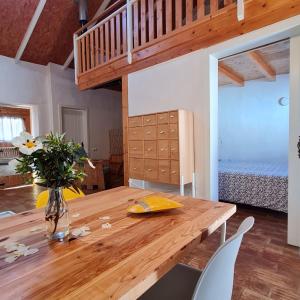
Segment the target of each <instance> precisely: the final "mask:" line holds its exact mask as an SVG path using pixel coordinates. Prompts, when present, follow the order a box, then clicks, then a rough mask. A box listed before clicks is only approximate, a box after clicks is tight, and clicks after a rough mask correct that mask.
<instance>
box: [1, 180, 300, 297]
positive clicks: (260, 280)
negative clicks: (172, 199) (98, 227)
mask: <svg viewBox="0 0 300 300" xmlns="http://www.w3.org/2000/svg"><path fill="white" fill-rule="evenodd" d="M40 191H41V188H39V187H37V186H35V187H32V186H29V187H25V188H18V189H6V190H0V211H3V210H12V211H15V212H21V211H25V210H29V209H32V208H34V205H35V200H34V199H35V198H36V196H37V194H38V193H39V192H40ZM250 215H251V216H254V217H255V225H254V228H253V229H252V230H251V232H249V233H248V234H247V235H245V238H244V241H243V243H242V246H241V250H240V253H239V256H238V259H237V264H236V272H235V284H234V295H233V300H245V299H247V300H258V299H259V300H264V299H288V300H291V299H293V300H294V299H295V300H296V299H297V300H299V299H300V251H299V249H298V248H296V247H292V246H288V245H287V244H286V240H287V217H286V214H283V213H277V212H272V211H268V210H261V209H255V208H252V207H245V206H239V207H238V212H237V213H236V214H235V215H234V216H233V217H232V218H231V219H230V221H229V222H228V229H227V232H228V235H229V236H230V235H232V234H233V233H234V232H235V231H236V229H237V228H238V225H239V224H240V223H241V222H242V220H243V219H244V218H246V217H247V216H250ZM218 245H219V233H214V234H213V235H211V236H210V237H209V238H208V239H207V240H206V241H204V242H203V243H202V244H200V245H199V246H198V247H197V248H195V250H194V251H193V252H192V253H190V254H189V255H188V256H187V257H185V258H184V259H183V262H184V263H187V264H190V265H192V266H194V267H197V268H201V269H203V268H204V266H205V265H206V263H207V261H208V260H209V258H210V257H211V255H212V254H213V253H214V251H215V250H216V249H217V247H218Z"/></svg>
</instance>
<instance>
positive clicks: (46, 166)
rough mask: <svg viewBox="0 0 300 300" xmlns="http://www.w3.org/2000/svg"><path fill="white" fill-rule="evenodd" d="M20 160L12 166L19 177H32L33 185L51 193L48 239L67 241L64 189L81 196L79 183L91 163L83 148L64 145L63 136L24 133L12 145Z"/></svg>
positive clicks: (68, 225) (67, 230)
mask: <svg viewBox="0 0 300 300" xmlns="http://www.w3.org/2000/svg"><path fill="white" fill-rule="evenodd" d="M12 144H13V145H14V146H15V147H17V148H18V149H19V152H20V156H19V157H18V158H17V159H16V160H15V161H14V162H13V163H12V164H14V167H15V170H16V172H17V173H18V174H23V175H28V174H30V175H31V176H30V181H31V182H34V183H36V184H38V185H41V186H44V187H47V188H48V189H49V198H48V204H47V206H46V209H45V220H46V223H47V235H48V238H49V239H55V240H64V239H65V238H66V237H67V236H68V235H69V230H70V228H69V227H70V221H69V213H68V207H67V204H66V202H65V201H64V198H63V189H64V188H72V189H74V190H75V191H76V192H78V193H79V188H78V187H77V183H78V182H80V181H82V180H83V178H84V176H85V174H84V172H83V167H84V162H85V161H87V162H88V163H89V164H90V166H91V167H93V165H92V163H91V162H90V160H89V159H88V157H87V153H86V152H85V150H84V149H83V147H82V146H81V145H80V144H77V143H74V142H71V141H69V142H68V141H65V138H64V134H54V133H50V134H48V135H46V137H39V138H33V137H32V136H31V135H30V134H29V133H27V132H23V133H21V135H20V136H19V137H17V138H15V139H14V140H13V141H12Z"/></svg>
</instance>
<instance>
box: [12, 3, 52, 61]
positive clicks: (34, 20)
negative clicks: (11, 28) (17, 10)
mask: <svg viewBox="0 0 300 300" xmlns="http://www.w3.org/2000/svg"><path fill="white" fill-rule="evenodd" d="M46 2H47V0H40V1H39V3H38V5H37V7H36V9H35V12H34V14H33V16H32V18H31V21H30V23H29V25H28V28H27V30H26V32H25V35H24V37H23V40H22V42H21V44H20V46H19V49H18V51H17V54H16V56H15V60H16V62H18V61H19V60H20V59H21V57H22V55H23V53H24V50H25V48H26V46H27V44H28V42H29V40H30V37H31V35H32V33H33V31H34V28H35V26H36V24H37V22H38V20H39V17H40V15H41V14H42V11H43V9H44V7H45V4H46Z"/></svg>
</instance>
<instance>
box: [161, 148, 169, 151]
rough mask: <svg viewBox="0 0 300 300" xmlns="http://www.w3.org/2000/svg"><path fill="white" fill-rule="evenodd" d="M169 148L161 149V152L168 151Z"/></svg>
mask: <svg viewBox="0 0 300 300" xmlns="http://www.w3.org/2000/svg"><path fill="white" fill-rule="evenodd" d="M167 150H168V148H160V151H167Z"/></svg>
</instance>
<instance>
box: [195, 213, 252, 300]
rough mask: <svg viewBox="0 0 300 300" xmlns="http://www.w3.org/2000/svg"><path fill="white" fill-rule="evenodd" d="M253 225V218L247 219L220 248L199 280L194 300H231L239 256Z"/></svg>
mask: <svg viewBox="0 0 300 300" xmlns="http://www.w3.org/2000/svg"><path fill="white" fill-rule="evenodd" d="M253 224H254V218H253V217H248V218H246V219H245V220H244V221H243V222H242V223H241V225H240V227H239V229H238V230H237V232H236V234H234V235H233V236H232V237H231V238H229V239H228V240H227V241H226V242H225V243H224V244H223V245H221V246H220V247H219V248H218V250H217V251H216V252H215V254H214V255H213V256H212V258H211V259H210V260H209V262H208V264H207V265H206V267H205V269H204V270H203V272H202V274H201V276H200V278H199V281H198V283H197V285H196V288H195V291H194V295H193V300H200V299H201V300H230V299H231V295H232V288H233V278H234V266H235V261H236V258H237V254H238V252H239V248H240V245H241V242H242V239H243V236H244V234H245V233H246V232H247V231H249V230H250V229H251V228H252V226H253Z"/></svg>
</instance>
